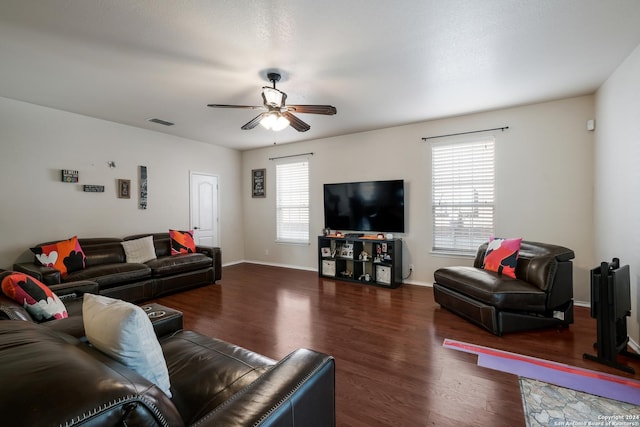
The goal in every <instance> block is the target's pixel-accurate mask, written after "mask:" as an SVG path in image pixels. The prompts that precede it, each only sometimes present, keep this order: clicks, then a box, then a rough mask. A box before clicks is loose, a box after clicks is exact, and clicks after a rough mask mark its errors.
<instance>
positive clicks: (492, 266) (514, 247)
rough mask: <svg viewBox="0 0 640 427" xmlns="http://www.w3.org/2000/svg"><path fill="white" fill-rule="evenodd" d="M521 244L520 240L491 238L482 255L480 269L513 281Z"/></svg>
mask: <svg viewBox="0 0 640 427" xmlns="http://www.w3.org/2000/svg"><path fill="white" fill-rule="evenodd" d="M521 242H522V238H518V239H496V238H493V237H492V238H491V239H490V240H489V245H488V246H487V251H486V252H485V254H484V260H483V262H482V268H484V269H485V270H488V271H495V272H496V273H498V274H503V275H505V276H509V277H512V278H514V279H515V277H516V265H517V261H518V252H519V251H520V243H521Z"/></svg>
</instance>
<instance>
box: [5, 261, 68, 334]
mask: <svg viewBox="0 0 640 427" xmlns="http://www.w3.org/2000/svg"><path fill="white" fill-rule="evenodd" d="M1 286H2V292H3V293H4V294H5V295H6V296H7V297H9V298H11V299H12V300H14V301H16V302H17V303H18V304H21V305H22V306H23V307H24V308H25V309H26V310H27V311H28V312H29V314H30V315H31V316H32V317H33V318H34V319H35V320H36V321H38V322H41V321H44V320H52V319H64V318H66V317H68V314H67V309H66V307H65V306H64V304H63V302H62V301H61V300H60V298H58V296H57V295H56V294H54V293H53V291H52V290H51V289H49V288H48V287H47V286H46V285H45V284H43V283H42V282H40V281H39V280H37V279H35V278H33V277H31V276H29V275H26V274H24V273H12V274H10V275H8V276H6V277H5V278H4V279H2V285H1Z"/></svg>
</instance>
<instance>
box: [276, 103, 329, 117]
mask: <svg viewBox="0 0 640 427" xmlns="http://www.w3.org/2000/svg"><path fill="white" fill-rule="evenodd" d="M287 111H294V112H296V113H307V114H325V115H327V116H333V115H334V114H336V113H337V112H338V110H336V107H334V106H333V105H287Z"/></svg>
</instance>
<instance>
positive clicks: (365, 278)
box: [318, 233, 402, 288]
mask: <svg viewBox="0 0 640 427" xmlns="http://www.w3.org/2000/svg"><path fill="white" fill-rule="evenodd" d="M318 274H319V276H320V277H326V278H332V279H340V280H345V281H348V282H359V283H364V284H367V285H375V286H383V287H387V288H397V287H398V286H400V285H401V284H402V239H378V238H377V236H375V235H374V236H365V235H364V234H362V233H351V234H345V235H344V236H342V237H337V236H335V235H328V236H319V237H318Z"/></svg>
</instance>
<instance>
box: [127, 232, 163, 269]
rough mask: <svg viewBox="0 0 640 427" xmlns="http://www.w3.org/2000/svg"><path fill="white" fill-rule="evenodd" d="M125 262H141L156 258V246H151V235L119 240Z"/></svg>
mask: <svg viewBox="0 0 640 427" xmlns="http://www.w3.org/2000/svg"><path fill="white" fill-rule="evenodd" d="M121 244H122V248H123V249H124V254H125V255H126V257H127V262H137V263H139V264H142V263H143V262H147V261H151V260H152V259H156V248H155V247H154V246H153V236H147V237H142V238H140V239H135V240H125V241H124V242H121Z"/></svg>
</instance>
